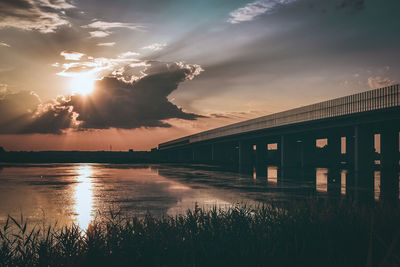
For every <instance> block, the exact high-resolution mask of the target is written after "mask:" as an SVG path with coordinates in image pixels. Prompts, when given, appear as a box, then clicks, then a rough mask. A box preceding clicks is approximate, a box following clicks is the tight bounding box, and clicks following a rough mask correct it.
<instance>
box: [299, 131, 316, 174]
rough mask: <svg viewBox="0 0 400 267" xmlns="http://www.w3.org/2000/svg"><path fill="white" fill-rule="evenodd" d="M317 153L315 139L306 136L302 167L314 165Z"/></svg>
mask: <svg viewBox="0 0 400 267" xmlns="http://www.w3.org/2000/svg"><path fill="white" fill-rule="evenodd" d="M314 153H315V138H314V137H312V136H305V137H303V138H302V142H301V167H302V168H305V167H309V166H311V165H313V162H314Z"/></svg>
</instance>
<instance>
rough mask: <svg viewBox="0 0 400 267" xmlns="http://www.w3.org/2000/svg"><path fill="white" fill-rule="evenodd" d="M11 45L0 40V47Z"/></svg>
mask: <svg viewBox="0 0 400 267" xmlns="http://www.w3.org/2000/svg"><path fill="white" fill-rule="evenodd" d="M1 46H3V47H11V46H10V45H9V44H7V43H5V42H0V47H1Z"/></svg>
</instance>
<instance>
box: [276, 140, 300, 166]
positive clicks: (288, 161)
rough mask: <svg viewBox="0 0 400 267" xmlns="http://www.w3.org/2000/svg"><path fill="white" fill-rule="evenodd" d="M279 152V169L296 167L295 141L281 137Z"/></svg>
mask: <svg viewBox="0 0 400 267" xmlns="http://www.w3.org/2000/svg"><path fill="white" fill-rule="evenodd" d="M280 152H281V167H282V168H291V167H296V165H297V142H296V139H295V138H293V137H291V136H288V135H282V136H281V142H280Z"/></svg>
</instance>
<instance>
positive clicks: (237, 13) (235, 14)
mask: <svg viewBox="0 0 400 267" xmlns="http://www.w3.org/2000/svg"><path fill="white" fill-rule="evenodd" d="M294 1H295V0H263V1H255V2H252V3H249V4H247V5H245V6H244V7H241V8H238V9H236V10H234V11H232V12H231V13H230V14H229V15H230V18H229V19H228V20H227V22H229V23H232V24H237V23H240V22H244V21H251V20H253V19H254V18H255V17H257V16H260V15H262V14H265V13H269V12H272V11H274V10H275V9H276V8H277V7H279V6H281V5H285V4H289V3H291V2H294Z"/></svg>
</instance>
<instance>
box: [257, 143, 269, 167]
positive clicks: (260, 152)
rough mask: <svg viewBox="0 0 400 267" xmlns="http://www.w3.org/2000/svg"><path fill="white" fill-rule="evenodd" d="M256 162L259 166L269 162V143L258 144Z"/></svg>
mask: <svg viewBox="0 0 400 267" xmlns="http://www.w3.org/2000/svg"><path fill="white" fill-rule="evenodd" d="M256 153H257V154H256V162H257V164H262V163H265V162H266V160H267V143H266V142H257V144H256Z"/></svg>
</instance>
